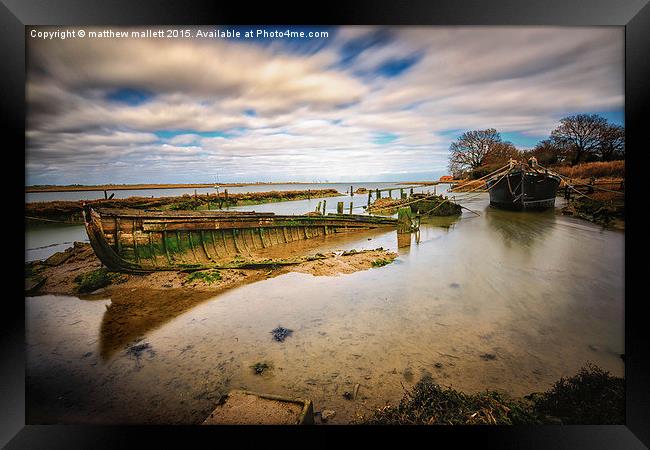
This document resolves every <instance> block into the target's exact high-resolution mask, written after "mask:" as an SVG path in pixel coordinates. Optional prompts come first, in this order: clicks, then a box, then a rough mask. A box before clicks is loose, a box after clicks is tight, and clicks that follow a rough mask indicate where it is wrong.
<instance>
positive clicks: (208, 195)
mask: <svg viewBox="0 0 650 450" xmlns="http://www.w3.org/2000/svg"><path fill="white" fill-rule="evenodd" d="M205 196H206V198H207V199H208V209H210V193H209V192H208V193H207V194H205Z"/></svg>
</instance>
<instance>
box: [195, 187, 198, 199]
mask: <svg viewBox="0 0 650 450" xmlns="http://www.w3.org/2000/svg"><path fill="white" fill-rule="evenodd" d="M196 197H198V195H197V194H196V189H194V198H196Z"/></svg>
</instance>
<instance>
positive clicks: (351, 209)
mask: <svg viewBox="0 0 650 450" xmlns="http://www.w3.org/2000/svg"><path fill="white" fill-rule="evenodd" d="M350 214H352V202H350Z"/></svg>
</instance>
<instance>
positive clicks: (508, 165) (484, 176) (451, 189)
mask: <svg viewBox="0 0 650 450" xmlns="http://www.w3.org/2000/svg"><path fill="white" fill-rule="evenodd" d="M506 167H510V163H508V164H506V165H505V166H503V167H499V168H498V169H497V170H494V171H492V172H490V173H488V174H487V175H483V176H482V177H481V178H478V179H476V180H473V181H469V182H467V183H465V184H462V185H460V186H456V187H451V188H450V189H449V192H453V190H454V189H459V188H461V187H463V186H467V185H468V184H472V183H476V182H477V181H481V180H482V179H483V178H487V177H489V176H491V175H492V174H495V173H497V172H500V171H502V170H503V169H505V168H506ZM466 192H471V191H466Z"/></svg>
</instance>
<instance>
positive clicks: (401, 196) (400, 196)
mask: <svg viewBox="0 0 650 450" xmlns="http://www.w3.org/2000/svg"><path fill="white" fill-rule="evenodd" d="M399 198H404V189H402V188H400V190H399Z"/></svg>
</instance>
